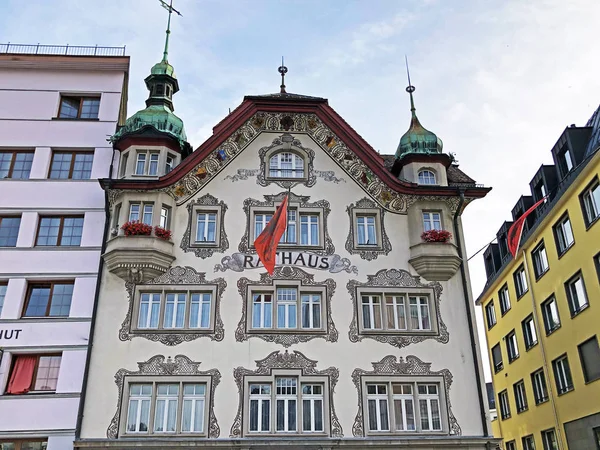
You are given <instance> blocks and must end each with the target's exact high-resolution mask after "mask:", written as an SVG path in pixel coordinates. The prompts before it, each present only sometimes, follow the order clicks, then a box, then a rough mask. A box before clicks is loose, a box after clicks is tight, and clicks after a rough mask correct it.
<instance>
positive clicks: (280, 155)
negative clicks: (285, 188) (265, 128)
mask: <svg viewBox="0 0 600 450" xmlns="http://www.w3.org/2000/svg"><path fill="white" fill-rule="evenodd" d="M288 156H289V157H290V161H289V164H290V167H285V168H284V167H283V165H284V164H285V163H287V161H283V159H284V157H288ZM267 165H268V167H267V168H266V169H267V170H266V172H267V173H268V174H269V176H268V177H267V178H270V179H284V180H287V179H293V180H298V179H300V180H302V179H305V178H306V161H305V156H303V155H300V154H299V153H296V152H293V151H289V150H282V151H277V152H275V153H272V154H270V155H269V159H268V162H267ZM288 173H291V176H287V175H288Z"/></svg>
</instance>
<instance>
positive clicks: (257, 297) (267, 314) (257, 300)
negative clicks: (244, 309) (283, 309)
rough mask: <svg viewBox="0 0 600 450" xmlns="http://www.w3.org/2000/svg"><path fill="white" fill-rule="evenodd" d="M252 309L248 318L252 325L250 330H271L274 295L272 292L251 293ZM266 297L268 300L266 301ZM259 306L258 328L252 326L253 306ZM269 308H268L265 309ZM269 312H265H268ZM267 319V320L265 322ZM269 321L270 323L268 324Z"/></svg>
mask: <svg viewBox="0 0 600 450" xmlns="http://www.w3.org/2000/svg"><path fill="white" fill-rule="evenodd" d="M251 297H252V309H251V313H250V314H249V316H250V321H251V323H252V328H253V329H255V330H263V329H272V328H273V310H274V309H275V308H274V307H273V304H274V301H273V300H274V298H273V297H274V295H273V293H272V292H253V293H252V296H251ZM267 297H268V298H269V300H267ZM255 305H258V306H259V311H260V313H259V314H260V315H259V319H258V326H255V325H254V311H255V308H254V306H255ZM267 306H269V308H267ZM269 309H270V311H267V310H269ZM267 319H268V320H267ZM269 321H270V322H269Z"/></svg>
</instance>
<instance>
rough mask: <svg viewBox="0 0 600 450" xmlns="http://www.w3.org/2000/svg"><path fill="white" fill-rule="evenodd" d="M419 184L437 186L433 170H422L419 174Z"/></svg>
mask: <svg viewBox="0 0 600 450" xmlns="http://www.w3.org/2000/svg"><path fill="white" fill-rule="evenodd" d="M419 184H436V181H435V173H433V172H432V171H431V170H421V171H420V172H419Z"/></svg>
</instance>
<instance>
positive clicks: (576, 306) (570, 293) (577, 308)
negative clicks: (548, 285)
mask: <svg viewBox="0 0 600 450" xmlns="http://www.w3.org/2000/svg"><path fill="white" fill-rule="evenodd" d="M565 289H566V291H567V299H568V300H569V309H570V310H571V317H573V316H575V315H577V314H579V313H580V312H581V311H582V310H583V309H585V308H587V307H588V298H587V294H586V291H585V284H584V282H583V275H581V272H579V273H577V274H576V275H575V276H573V277H572V278H571V279H570V280H569V281H567V282H566V283H565Z"/></svg>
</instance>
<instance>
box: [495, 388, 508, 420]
mask: <svg viewBox="0 0 600 450" xmlns="http://www.w3.org/2000/svg"><path fill="white" fill-rule="evenodd" d="M498 404H499V405H500V418H501V419H502V420H506V419H508V418H509V417H510V416H511V414H510V401H509V399H508V391H507V390H506V389H504V390H503V391H502V392H499V393H498Z"/></svg>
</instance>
